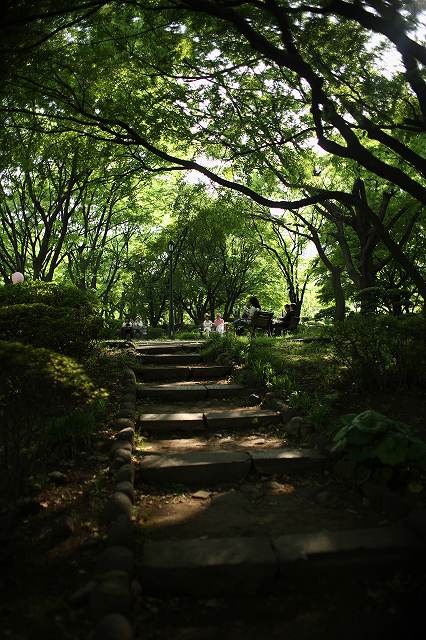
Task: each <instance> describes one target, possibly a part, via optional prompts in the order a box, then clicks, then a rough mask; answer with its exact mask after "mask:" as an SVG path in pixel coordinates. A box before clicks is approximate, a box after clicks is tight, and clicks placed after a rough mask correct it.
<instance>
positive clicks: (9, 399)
mask: <svg viewBox="0 0 426 640" xmlns="http://www.w3.org/2000/svg"><path fill="white" fill-rule="evenodd" d="M0 360H1V362H2V367H1V369H0V468H1V469H2V482H3V484H4V485H5V486H6V487H7V488H8V489H9V490H10V491H11V493H14V494H15V495H16V494H18V493H19V492H20V491H21V490H22V487H23V485H24V480H25V479H26V478H28V476H30V475H31V473H32V472H33V471H34V470H37V469H38V468H39V467H40V466H41V465H42V464H43V463H44V462H45V461H46V459H47V456H48V455H49V453H50V452H51V445H52V442H53V441H54V440H55V437H54V421H55V420H57V419H58V418H60V417H63V416H67V424H66V428H67V429H68V430H69V434H68V435H69V437H70V438H71V439H74V440H75V434H73V433H72V430H73V416H77V418H78V419H80V417H81V415H82V414H84V413H85V412H88V413H92V414H93V413H94V412H95V411H97V410H98V408H99V403H100V402H101V401H102V400H103V399H105V398H106V392H105V391H103V390H99V389H97V388H96V387H95V386H94V385H93V383H92V382H91V380H90V379H89V378H88V377H87V375H86V373H85V372H84V370H83V368H82V367H81V366H80V365H79V364H77V362H75V360H73V359H71V358H69V357H67V356H63V355H59V354H57V353H54V352H52V351H49V350H47V349H38V348H35V347H33V346H31V345H24V344H21V343H18V342H4V341H0ZM52 424H53V427H52ZM60 426H61V427H62V426H63V425H60ZM66 435H67V434H64V433H62V436H61V438H62V440H64V439H65V436H66ZM86 435H87V433H86Z"/></svg>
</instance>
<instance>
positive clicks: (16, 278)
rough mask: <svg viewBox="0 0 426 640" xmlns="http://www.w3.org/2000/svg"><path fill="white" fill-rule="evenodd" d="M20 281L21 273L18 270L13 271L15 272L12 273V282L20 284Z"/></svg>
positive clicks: (21, 278) (22, 280)
mask: <svg viewBox="0 0 426 640" xmlns="http://www.w3.org/2000/svg"><path fill="white" fill-rule="evenodd" d="M21 282H24V276H23V274H22V273H20V272H19V271H15V273H12V284H20V283H21Z"/></svg>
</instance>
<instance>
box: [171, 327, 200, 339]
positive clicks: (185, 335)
mask: <svg viewBox="0 0 426 640" xmlns="http://www.w3.org/2000/svg"><path fill="white" fill-rule="evenodd" d="M199 337H200V332H199V330H198V329H192V330H191V329H187V330H185V331H178V332H177V333H176V335H175V338H176V340H196V339H197V338H199Z"/></svg>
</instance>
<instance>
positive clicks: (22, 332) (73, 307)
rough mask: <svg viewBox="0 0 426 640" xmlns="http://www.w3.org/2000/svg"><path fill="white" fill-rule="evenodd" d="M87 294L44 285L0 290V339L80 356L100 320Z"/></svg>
mask: <svg viewBox="0 0 426 640" xmlns="http://www.w3.org/2000/svg"><path fill="white" fill-rule="evenodd" d="M98 311H99V310H98V305H97V302H96V299H95V298H94V296H93V294H92V293H91V292H87V291H80V290H79V289H77V288H76V287H72V286H67V285H57V284H54V283H46V282H30V283H23V284H20V285H14V286H13V285H6V286H4V287H0V338H1V339H2V340H12V341H19V342H23V343H26V344H32V345H34V346H36V347H46V348H49V349H53V350H55V351H58V352H60V353H66V354H68V355H73V356H77V357H81V356H82V355H85V354H86V352H87V349H88V347H89V344H90V342H91V341H92V340H94V339H96V338H97V337H98V336H99V333H100V330H101V328H102V320H101V317H100V315H99V313H98Z"/></svg>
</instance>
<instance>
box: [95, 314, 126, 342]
mask: <svg viewBox="0 0 426 640" xmlns="http://www.w3.org/2000/svg"><path fill="white" fill-rule="evenodd" d="M122 324H123V322H122V320H117V319H116V318H107V319H106V320H104V323H103V327H102V329H101V331H100V332H99V338H103V339H105V340H108V339H111V340H113V339H114V338H119V337H120V329H121V326H122Z"/></svg>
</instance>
